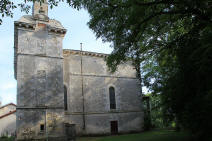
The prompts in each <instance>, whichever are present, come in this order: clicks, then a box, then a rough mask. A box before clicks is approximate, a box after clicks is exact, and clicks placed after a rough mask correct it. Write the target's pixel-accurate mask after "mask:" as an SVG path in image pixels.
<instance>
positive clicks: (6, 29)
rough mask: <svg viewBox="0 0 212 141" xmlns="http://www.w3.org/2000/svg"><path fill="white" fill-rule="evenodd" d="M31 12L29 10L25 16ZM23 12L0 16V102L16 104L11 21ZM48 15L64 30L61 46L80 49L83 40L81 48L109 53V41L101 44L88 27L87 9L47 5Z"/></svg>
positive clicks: (18, 10)
mask: <svg viewBox="0 0 212 141" xmlns="http://www.w3.org/2000/svg"><path fill="white" fill-rule="evenodd" d="M30 14H31V11H30V13H28V15H30ZM23 15H26V13H24V12H20V9H16V10H15V11H14V17H13V18H9V17H6V18H3V23H2V25H0V53H1V54H0V102H1V103H2V105H4V104H7V103H11V102H12V103H15V104H16V94H17V87H16V85H17V82H16V80H15V79H14V66H13V59H14V49H13V47H14V21H16V20H18V19H19V18H20V17H21V16H23ZM48 15H49V18H51V19H56V20H59V21H60V22H61V23H62V25H63V26H64V27H65V28H66V29H67V33H66V36H65V38H64V41H63V48H64V49H75V50H79V49H80V43H83V50H85V51H92V52H99V53H107V54H109V53H111V51H112V48H110V43H103V42H102V40H101V39H96V37H95V34H94V33H93V31H91V29H89V27H88V25H87V22H88V21H89V19H90V17H89V14H88V12H87V11H86V10H83V9H82V10H79V11H78V10H76V9H73V8H71V7H69V6H68V4H65V3H60V4H59V6H57V7H54V8H53V9H50V8H49V14H48Z"/></svg>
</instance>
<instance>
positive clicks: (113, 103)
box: [109, 87, 116, 109]
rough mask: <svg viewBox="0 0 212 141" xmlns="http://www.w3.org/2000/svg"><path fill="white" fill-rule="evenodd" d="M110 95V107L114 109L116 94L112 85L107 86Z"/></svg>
mask: <svg viewBox="0 0 212 141" xmlns="http://www.w3.org/2000/svg"><path fill="white" fill-rule="evenodd" d="M109 95H110V109H116V96H115V89H114V87H110V88H109Z"/></svg>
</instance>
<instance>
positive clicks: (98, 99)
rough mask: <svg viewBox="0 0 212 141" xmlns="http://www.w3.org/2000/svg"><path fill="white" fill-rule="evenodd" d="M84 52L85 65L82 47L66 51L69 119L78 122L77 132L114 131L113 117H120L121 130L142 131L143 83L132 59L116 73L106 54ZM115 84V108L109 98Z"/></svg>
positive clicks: (67, 115) (67, 112)
mask: <svg viewBox="0 0 212 141" xmlns="http://www.w3.org/2000/svg"><path fill="white" fill-rule="evenodd" d="M82 54H84V55H82V67H81V55H80V52H79V51H78V52H77V51H71V50H70V51H67V50H66V51H65V53H64V84H65V85H66V87H67V89H68V110H67V111H66V112H65V113H66V120H67V121H69V122H70V123H73V124H76V128H77V134H84V135H85V134H87V135H88V134H110V130H111V129H110V121H114V120H116V121H118V131H119V133H124V132H135V131H141V130H142V126H143V112H142V103H141V95H140V93H141V92H140V84H139V80H138V79H137V78H136V71H135V69H133V66H132V65H131V64H130V62H128V63H126V64H122V65H120V66H119V67H118V70H117V72H115V73H113V74H112V73H110V72H109V71H108V68H107V66H106V62H105V60H104V57H96V56H94V55H91V54H92V53H91V54H90V55H89V53H82ZM81 68H82V70H81ZM81 73H82V75H81ZM82 84H83V85H82ZM111 86H112V87H114V88H115V95H116V109H112V110H111V109H110V100H109V87H111ZM82 89H83V90H82ZM82 91H83V92H82ZM83 103H84V114H83ZM83 120H84V121H83ZM84 122H85V129H83V124H84Z"/></svg>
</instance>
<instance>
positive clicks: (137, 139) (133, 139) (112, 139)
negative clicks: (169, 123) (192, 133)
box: [77, 130, 189, 141]
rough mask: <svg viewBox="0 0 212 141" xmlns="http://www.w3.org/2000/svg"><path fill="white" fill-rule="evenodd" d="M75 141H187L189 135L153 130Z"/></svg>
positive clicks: (82, 138)
mask: <svg viewBox="0 0 212 141" xmlns="http://www.w3.org/2000/svg"><path fill="white" fill-rule="evenodd" d="M77 141H189V134H187V133H186V132H175V131H173V130H155V131H148V132H143V133H139V134H127V135H117V136H105V137H81V138H78V139H77Z"/></svg>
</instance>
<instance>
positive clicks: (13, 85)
mask: <svg viewBox="0 0 212 141" xmlns="http://www.w3.org/2000/svg"><path fill="white" fill-rule="evenodd" d="M15 88H16V82H15V81H14V82H7V83H5V84H3V85H1V87H0V89H1V90H9V89H15Z"/></svg>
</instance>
